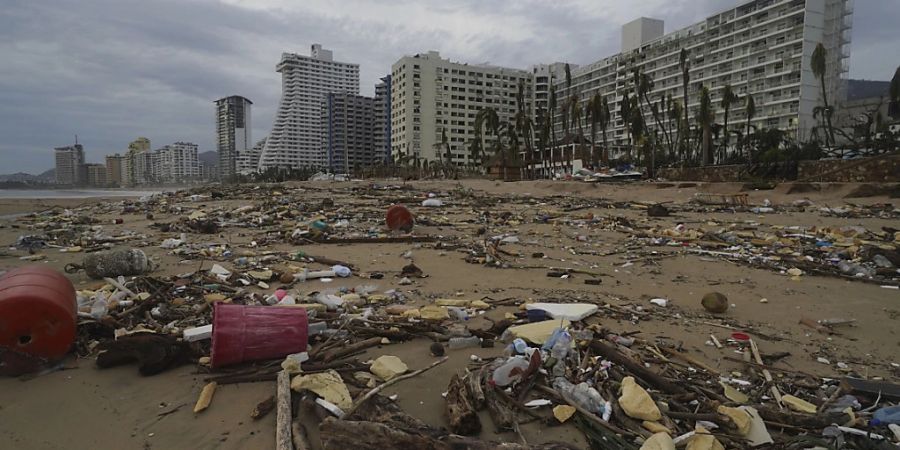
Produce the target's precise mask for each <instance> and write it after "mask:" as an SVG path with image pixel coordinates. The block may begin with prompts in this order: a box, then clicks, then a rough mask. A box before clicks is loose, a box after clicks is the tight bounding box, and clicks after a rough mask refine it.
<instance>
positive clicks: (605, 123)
mask: <svg viewBox="0 0 900 450" xmlns="http://www.w3.org/2000/svg"><path fill="white" fill-rule="evenodd" d="M599 112H600V118H599V121H600V132H601V133H603V152H602V155H601V160H602V161H603V164H609V143H608V142H607V141H606V129H607V127H609V121H610V120H611V119H612V117H611V116H610V114H609V101H608V100H607V99H606V97H603V100H602V101H601V102H600V111H599Z"/></svg>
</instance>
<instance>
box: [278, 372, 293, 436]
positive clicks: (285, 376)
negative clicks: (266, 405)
mask: <svg viewBox="0 0 900 450" xmlns="http://www.w3.org/2000/svg"><path fill="white" fill-rule="evenodd" d="M277 391H278V393H277V398H278V400H277V404H278V409H277V414H278V416H277V417H276V418H275V449H276V450H293V448H294V443H293V442H292V440H291V375H290V374H289V373H288V372H287V371H286V370H282V371H281V372H278V389H277Z"/></svg>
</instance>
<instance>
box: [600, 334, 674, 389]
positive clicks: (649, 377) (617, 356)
mask: <svg viewBox="0 0 900 450" xmlns="http://www.w3.org/2000/svg"><path fill="white" fill-rule="evenodd" d="M591 350H593V351H594V352H596V353H597V354H599V355H600V356H603V357H604V358H606V359H608V360H610V361H612V362H614V363H616V364H621V365H622V366H625V368H626V369H628V371H629V372H631V373H632V374H633V375H635V376H636V377H638V378H640V379H642V380H644V381H646V382H647V383H649V384H651V385H653V386H654V387H656V388H657V389H659V390H661V391H663V392H666V393H668V394H684V393H686V392H687V391H686V390H685V389H684V388H683V387H681V386H679V385H678V384H675V383H673V382H671V381H669V380H667V379H665V378H663V377H662V376H660V375H657V374H656V373H655V372H653V371H651V370H649V369H647V368H646V367H644V365H643V364H640V363H638V362H636V361H634V360H633V359H631V358H629V357H627V356H625V355H623V354H622V353H621V352H619V351H618V350H616V349H615V348H614V347H613V346H611V345H608V344H606V343H605V342H601V341H599V340H594V341H592V342H591Z"/></svg>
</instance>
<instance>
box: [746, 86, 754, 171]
mask: <svg viewBox="0 0 900 450" xmlns="http://www.w3.org/2000/svg"><path fill="white" fill-rule="evenodd" d="M744 112H745V113H746V114H747V133H746V134H744V139H745V140H744V143H745V145H746V147H745V148H746V151H747V162H748V163H753V158H752V154H751V153H750V121H751V120H753V116H755V115H756V102H754V101H753V96H752V95H750V93H747V97H746V100H745V103H744Z"/></svg>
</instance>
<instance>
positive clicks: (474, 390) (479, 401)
mask: <svg viewBox="0 0 900 450" xmlns="http://www.w3.org/2000/svg"><path fill="white" fill-rule="evenodd" d="M463 380H464V381H465V383H466V391H468V394H469V399H470V400H471V402H472V406H473V407H474V408H475V410H476V411H481V410H482V409H484V403H485V398H484V385H483V384H482V381H483V380H484V369H478V370H476V371H474V372H469V373H468V374H466V377H465V378H464V379H463Z"/></svg>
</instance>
